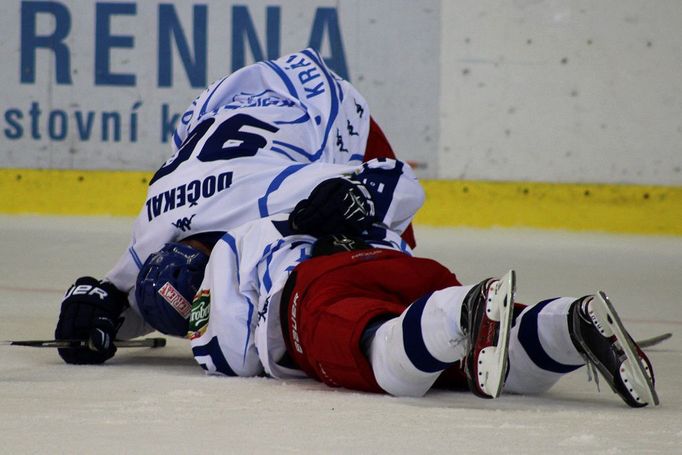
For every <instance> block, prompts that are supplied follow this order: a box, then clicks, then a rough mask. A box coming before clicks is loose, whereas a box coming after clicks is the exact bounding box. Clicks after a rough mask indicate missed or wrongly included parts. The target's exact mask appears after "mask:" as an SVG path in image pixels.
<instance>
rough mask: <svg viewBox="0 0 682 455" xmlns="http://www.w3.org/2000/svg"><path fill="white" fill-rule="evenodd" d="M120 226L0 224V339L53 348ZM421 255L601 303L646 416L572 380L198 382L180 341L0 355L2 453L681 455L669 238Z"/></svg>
mask: <svg viewBox="0 0 682 455" xmlns="http://www.w3.org/2000/svg"><path fill="white" fill-rule="evenodd" d="M131 224H132V220H131V219H127V218H52V217H9V216H0V251H1V252H2V256H1V258H0V271H1V273H0V315H1V316H0V339H4V340H8V339H36V338H51V337H52V335H53V330H54V325H55V321H56V317H57V314H58V310H59V302H60V299H61V296H62V293H63V292H64V290H65V289H66V288H67V287H68V285H69V284H70V283H71V282H72V281H73V279H74V278H76V277H78V276H81V275H88V274H90V275H94V276H97V277H101V276H102V275H103V274H104V273H105V272H106V271H107V270H108V269H109V267H110V266H111V265H112V264H113V263H114V261H115V260H116V259H117V258H118V256H119V254H120V253H121V252H122V251H123V250H124V248H125V246H126V245H127V242H128V235H129V231H130V226H131ZM417 238H418V241H419V247H418V249H417V253H418V254H419V255H421V256H427V257H433V258H437V259H439V260H441V261H442V262H444V263H445V264H446V265H448V266H450V267H451V268H452V269H453V270H454V271H455V272H456V273H457V275H458V276H459V278H460V280H461V281H463V282H477V281H479V280H481V279H482V278H484V277H486V276H492V275H500V274H502V273H504V272H505V271H506V270H507V269H509V268H514V269H516V271H517V276H518V299H519V300H521V301H523V302H526V303H533V302H536V301H538V300H540V299H542V298H546V297H553V296H558V295H574V296H580V295H583V294H587V293H593V292H595V291H597V290H599V289H603V290H605V291H606V292H607V293H608V294H609V296H610V297H611V299H612V301H613V302H614V304H615V305H616V307H617V308H618V309H619V311H620V314H621V316H622V318H623V319H624V322H625V324H626V325H627V326H628V328H629V329H630V331H631V333H632V334H633V335H634V337H635V338H642V337H649V336H653V335H657V334H659V333H663V332H673V333H674V336H673V338H672V339H671V340H668V341H666V342H665V343H664V344H662V345H661V346H660V347H658V348H653V349H651V350H650V355H651V358H652V360H653V363H654V367H655V371H656V378H657V386H658V387H657V390H658V393H659V396H660V398H661V403H662V405H661V406H660V407H658V408H644V409H630V408H628V407H627V406H626V405H625V404H624V403H622V402H621V400H620V399H619V398H617V397H616V396H615V395H614V394H613V393H612V392H611V391H610V389H608V387H607V386H606V385H605V384H603V383H602V391H601V393H598V392H597V390H596V387H595V385H594V383H588V382H587V375H586V373H585V370H584V369H581V370H578V371H577V372H575V373H572V374H571V375H569V376H567V377H566V378H564V379H562V380H561V381H560V382H559V384H558V385H557V386H556V387H555V388H554V389H552V390H551V391H550V392H549V393H548V394H546V395H543V396H537V397H528V396H512V395H504V394H503V395H502V397H501V398H499V399H497V400H483V399H480V398H476V397H475V396H473V395H471V394H469V393H464V392H461V393H453V392H444V391H436V392H431V393H429V394H428V395H427V396H426V397H424V398H420V399H414V398H408V399H406V398H393V397H388V396H382V395H371V394H363V393H356V392H350V391H345V390H336V389H330V388H327V387H326V386H324V385H321V384H319V383H316V382H314V381H311V380H303V381H288V382H280V381H277V380H272V379H265V378H257V379H242V378H216V377H206V376H204V374H203V371H202V370H201V369H200V368H199V367H198V366H197V365H196V364H195V362H194V360H193V359H192V358H191V354H190V350H189V348H188V343H187V342H185V341H184V340H181V339H169V343H168V346H167V347H166V348H163V349H156V350H152V349H142V350H140V349H127V350H121V351H119V354H117V356H116V357H115V358H114V359H113V360H112V361H110V362H109V363H107V364H106V365H103V366H69V365H65V364H64V363H62V361H61V360H60V359H59V357H58V356H57V353H56V352H55V351H54V350H51V349H33V348H21V347H9V346H2V347H0V453H70V454H75V453H98V454H107V453H117V454H120V453H145V454H153V453H165V454H171V453H190V452H195V453H218V452H220V453H320V452H324V453H392V454H396V453H436V452H439V453H445V452H448V453H477V454H485V453H524V454H535V453H538V454H540V453H541V454H545V453H549V452H552V453H637V454H639V453H680V447H681V446H682V381H681V380H680V377H682V356H681V352H682V333H680V327H681V326H682V298H681V297H680V295H679V291H678V290H679V289H680V286H679V285H680V282H681V281H682V239H681V238H674V237H667V238H666V237H638V236H614V235H601V234H576V233H566V232H543V231H530V230H468V229H432V228H419V229H418V230H417Z"/></svg>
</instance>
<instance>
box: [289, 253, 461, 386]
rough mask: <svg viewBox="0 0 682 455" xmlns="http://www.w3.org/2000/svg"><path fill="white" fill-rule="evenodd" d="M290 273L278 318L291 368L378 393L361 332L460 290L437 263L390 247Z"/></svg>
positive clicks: (311, 263)
mask: <svg viewBox="0 0 682 455" xmlns="http://www.w3.org/2000/svg"><path fill="white" fill-rule="evenodd" d="M294 273H295V275H294V278H290V282H291V283H293V284H292V286H291V291H290V292H288V295H289V296H288V297H283V302H285V304H286V305H287V308H286V309H283V312H282V314H284V315H285V316H286V320H285V321H284V322H283V328H284V332H285V339H286V340H288V345H287V349H288V352H289V353H290V354H291V356H292V358H293V360H294V361H295V363H296V364H297V365H298V366H299V367H300V368H301V369H303V370H304V371H305V372H306V373H308V374H309V375H310V376H311V377H314V378H316V379H318V380H320V381H323V382H325V383H327V384H329V385H332V386H342V387H347V388H352V389H357V390H366V391H375V392H381V391H386V390H385V389H383V388H382V387H380V385H379V384H377V381H376V379H375V372H374V371H373V368H372V365H371V364H370V361H369V359H368V356H367V350H368V349H367V348H368V343H369V340H370V339H371V338H372V337H371V336H368V333H367V331H366V329H367V328H368V327H376V325H377V323H381V322H384V321H386V320H387V319H391V318H395V317H397V316H399V315H401V313H403V312H404V310H405V308H406V307H407V306H408V305H410V303H411V302H413V301H415V300H417V299H418V298H419V297H420V296H423V295H424V294H427V293H429V292H432V291H434V290H438V289H443V288H446V287H450V286H458V285H459V282H458V281H457V279H456V277H455V276H454V275H453V274H452V273H450V272H449V271H448V270H447V269H446V268H445V267H443V266H442V265H440V264H438V263H437V262H435V261H431V260H428V259H419V258H413V257H410V256H407V255H405V254H402V253H400V252H396V251H389V250H363V251H351V252H347V253H336V254H333V255H331V256H323V257H316V258H312V259H309V260H308V261H306V262H304V263H302V264H300V265H299V266H298V267H297V268H296V271H295V272H294ZM457 318H459V316H457ZM363 346H364V349H363ZM463 352H465V351H463ZM462 356H463V353H461V352H460V353H459V354H456V357H457V359H458V358H461V357H462ZM457 359H454V358H453V361H454V360H457ZM446 360H449V359H446ZM388 391H389V392H391V391H390V390H388Z"/></svg>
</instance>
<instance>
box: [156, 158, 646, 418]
mask: <svg viewBox="0 0 682 455" xmlns="http://www.w3.org/2000/svg"><path fill="white" fill-rule="evenodd" d="M389 166H390V164H389V163H387V164H386V167H389ZM405 172H406V173H407V174H408V177H409V171H407V170H406V171H405ZM375 176H380V177H381V174H378V173H377V174H374V175H372V173H371V172H365V173H364V174H360V175H359V176H352V177H350V180H352V181H354V182H355V185H356V186H358V185H362V186H365V187H366V190H367V191H361V192H355V193H354V196H353V197H350V198H348V199H337V200H352V201H353V204H351V205H350V206H349V205H344V204H341V205H340V206H338V207H336V212H337V215H338V213H340V214H342V218H343V216H345V214H347V213H350V212H353V211H354V209H355V211H359V212H363V213H372V214H373V215H372V217H371V218H372V221H374V222H375V224H374V226H373V227H372V228H369V227H368V225H367V224H366V223H361V224H360V225H359V227H358V228H357V229H355V230H348V228H347V227H348V226H349V224H344V223H340V224H337V225H338V226H340V227H339V228H338V229H337V230H336V231H334V229H333V228H331V230H330V229H329V226H324V224H325V223H324V219H325V218H326V217H333V216H334V214H333V213H332V212H333V211H334V207H331V205H332V204H330V201H329V199H327V198H326V197H325V195H326V194H327V190H326V187H328V186H333V185H334V180H336V181H337V182H338V179H334V180H332V181H329V182H324V183H323V184H321V185H320V186H319V187H318V188H317V189H316V190H315V191H313V193H312V194H311V196H310V197H309V198H308V199H306V200H305V201H302V203H301V204H299V205H297V207H296V209H295V210H294V212H293V213H292V215H291V216H290V217H287V216H286V215H278V216H273V217H271V218H269V219H263V220H258V221H254V222H251V223H248V224H246V225H244V226H242V227H239V228H237V229H234V230H230V231H229V232H228V233H227V234H225V236H223V237H222V238H221V239H220V241H218V242H217V244H216V245H215V248H214V250H213V252H212V254H211V258H210V260H209V263H208V266H207V268H206V274H205V276H204V280H203V282H202V284H201V286H200V290H199V292H198V293H197V295H196V297H195V299H194V301H193V304H192V310H191V314H190V332H189V334H188V336H189V338H190V339H191V344H192V351H193V353H194V356H195V358H196V360H197V362H198V363H199V364H200V365H201V366H202V367H203V368H204V369H205V370H206V371H207V372H208V373H210V374H223V375H228V376H234V375H238V376H256V375H260V374H262V373H266V374H267V375H269V376H272V377H276V378H292V377H305V376H309V377H312V378H315V379H317V380H319V381H322V382H324V383H326V384H328V385H330V386H335V387H338V386H342V387H346V388H351V389H356V390H363V391H371V392H387V393H390V394H393V395H398V396H421V395H423V394H424V393H426V392H427V391H428V390H429V389H430V388H431V387H433V386H434V384H436V382H437V381H439V380H440V382H441V384H440V385H443V386H453V385H456V384H457V377H458V373H464V374H465V375H466V382H467V383H468V386H469V388H470V390H471V391H472V392H474V393H475V394H476V395H478V396H481V397H484V398H495V397H497V396H499V395H500V393H501V391H502V390H503V387H504V390H505V391H507V392H513V393H526V394H534V393H541V392H544V391H546V390H547V389H549V388H550V387H551V386H552V385H553V384H554V383H556V381H558V380H559V378H560V377H562V376H563V375H564V374H566V373H568V372H570V371H573V370H576V369H578V368H580V367H581V366H584V365H585V364H586V363H587V364H588V365H590V367H591V368H596V369H597V370H598V371H599V373H600V374H601V375H602V376H603V377H604V379H605V380H606V382H607V383H608V384H609V385H610V386H611V388H612V389H613V391H614V392H616V393H617V394H618V395H619V396H620V397H621V398H622V399H623V400H624V401H625V402H626V403H627V404H628V405H630V406H632V407H641V406H646V405H656V404H658V398H657V396H656V392H655V388H654V383H653V369H652V367H651V364H650V362H649V360H648V358H647V357H646V355H644V354H643V353H642V352H641V351H640V350H639V349H638V347H637V346H636V344H635V343H634V342H633V341H632V338H631V337H630V336H629V335H628V333H627V332H626V331H625V328H624V327H623V324H622V322H621V321H620V318H619V317H618V314H617V313H616V312H615V310H614V309H613V307H612V306H611V304H610V302H609V301H608V298H607V297H606V296H605V295H604V294H603V293H598V294H596V295H590V296H586V297H582V298H573V297H561V298H555V299H550V300H546V301H544V302H540V303H539V304H537V305H535V306H531V307H527V308H525V307H524V306H517V307H516V308H515V309H516V310H517V314H516V320H515V322H512V318H513V316H514V315H513V310H514V308H513V307H514V305H513V298H514V293H515V277H514V273H513V272H509V273H508V274H506V275H505V276H504V277H502V278H500V279H486V280H483V281H482V282H481V283H479V284H477V285H473V286H472V285H462V284H461V283H459V281H458V280H457V278H456V277H455V275H454V274H452V273H451V272H450V271H448V270H447V269H446V268H445V267H443V266H442V265H440V264H438V263H437V262H435V261H431V260H428V259H423V258H415V257H412V256H411V254H410V250H409V248H407V247H406V246H405V244H404V242H402V241H401V239H400V236H399V235H398V233H399V232H400V231H399V230H398V231H397V232H393V231H392V230H391V228H392V227H393V226H394V223H393V221H392V219H391V217H392V215H391V214H394V213H401V214H402V215H401V220H400V223H399V224H400V225H404V223H405V221H406V220H405V219H404V218H405V214H409V213H410V212H412V213H413V212H414V211H415V210H416V209H417V208H418V206H419V204H418V203H419V202H420V200H419V199H418V198H415V197H414V194H416V193H418V192H419V191H420V189H419V187H418V184H417V183H416V180H411V179H410V178H403V180H402V183H401V185H402V186H400V185H399V186H394V188H397V190H396V191H392V190H391V187H390V186H388V185H383V186H382V185H381V184H382V183H384V182H385V181H383V182H382V181H376V180H374V178H375ZM383 177H385V176H383ZM383 177H382V178H383ZM411 183H413V184H414V185H412V186H413V188H411V189H409V186H410V184H411ZM337 186H338V185H337ZM340 188H350V189H352V188H354V187H353V186H348V185H345V186H344V185H340ZM377 188H382V190H383V192H382V193H378V192H377V191H376V190H377ZM359 194H361V195H363V196H362V197H358V195H359ZM367 195H369V197H367ZM405 195H410V197H409V198H405V197H404V196H405ZM379 201H380V202H379ZM320 211H324V212H325V214H324V217H320V215H319V212H320ZM365 222H366V220H365ZM350 224H352V223H350ZM321 225H323V227H322V228H321V227H320V226H321ZM360 231H362V232H361V233H360V234H359V232H360ZM306 233H307V234H314V235H315V236H316V237H319V240H316V238H315V237H313V236H310V235H302V234H306ZM329 234H331V235H329ZM345 234H352V235H345ZM358 234H359V235H358ZM161 303H163V302H161ZM159 311H164V310H163V309H159ZM178 321H179V320H178ZM179 323H180V324H181V325H182V324H183V322H182V321H179ZM182 327H184V325H182ZM460 376H461V375H460ZM453 381H454V382H453Z"/></svg>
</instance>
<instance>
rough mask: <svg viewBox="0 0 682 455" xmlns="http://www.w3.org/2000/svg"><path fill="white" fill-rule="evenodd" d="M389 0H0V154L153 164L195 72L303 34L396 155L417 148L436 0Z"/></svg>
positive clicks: (17, 159)
mask: <svg viewBox="0 0 682 455" xmlns="http://www.w3.org/2000/svg"><path fill="white" fill-rule="evenodd" d="M395 3H396V2H394V1H389V0H382V1H374V2H363V1H361V0H350V1H348V0H346V1H343V2H336V1H331V0H291V1H287V2H284V3H282V2H273V1H262V0H260V1H250V2H234V1H223V0H209V1H202V2H187V1H179V0H175V1H161V0H153V1H131V2H102V1H100V2H94V1H93V2H89V1H88V2H86V1H78V0H66V1H63V2H50V1H48V2H40V3H33V2H28V1H19V0H10V1H3V2H2V3H1V4H0V30H1V31H0V33H2V39H0V59H2V61H3V64H2V66H0V78H1V79H2V80H3V81H4V87H3V90H2V91H0V106H2V108H1V109H2V112H0V114H1V115H0V125H2V127H1V128H0V164H1V165H2V166H6V167H29V168H56V169H147V170H152V169H156V168H157V167H158V166H159V164H160V163H162V162H163V161H165V160H166V159H167V157H168V156H169V155H170V145H169V143H168V142H167V140H168V137H167V136H168V135H169V134H170V133H172V126H171V125H172V122H171V120H172V118H173V116H175V115H177V114H181V113H182V112H184V110H185V109H186V108H187V106H189V104H190V102H191V101H192V100H193V99H194V98H195V97H196V96H197V95H198V94H199V92H200V91H201V90H203V88H204V87H205V86H206V85H207V84H208V83H211V82H213V81H214V80H216V79H218V78H220V77H223V76H224V75H225V74H228V73H230V72H231V71H233V70H234V69H236V68H239V67H241V66H242V65H243V64H248V63H252V62H254V61H255V60H256V59H258V60H260V59H265V58H276V57H278V56H280V55H283V54H285V53H289V52H294V51H298V50H301V49H303V48H305V47H308V46H310V45H316V44H317V47H319V48H320V50H321V54H322V56H323V58H325V60H326V61H327V64H328V65H329V66H330V67H331V68H332V69H334V70H335V71H337V72H338V73H339V74H340V75H342V76H344V77H347V78H350V80H351V81H352V82H353V83H354V84H356V85H357V86H358V87H359V88H360V91H361V92H363V94H365V96H366V98H368V101H369V102H370V106H376V109H375V110H374V112H373V114H374V116H375V118H377V120H378V121H379V122H380V123H381V124H382V125H387V131H388V133H389V134H390V135H391V137H392V140H393V142H394V143H395V144H400V148H401V149H404V150H410V151H414V152H410V153H406V154H405V155H406V156H408V155H409V156H410V157H411V159H417V160H419V161H425V160H426V159H427V158H428V157H429V155H430V154H432V153H434V152H435V150H436V145H435V142H436V141H437V123H436V122H435V119H436V118H437V115H438V77H439V73H438V65H437V62H438V58H437V57H438V54H437V52H438V37H439V18H438V10H439V9H438V8H439V2H438V1H437V0H426V1H420V2H418V3H414V2H409V1H401V2H399V3H400V7H399V8H394V7H393V6H394V5H395ZM389 5H391V7H390V8H389ZM178 24H179V25H178ZM20 27H21V30H20ZM406 29H410V30H412V31H413V32H414V33H417V34H418V35H419V36H420V39H419V40H409V41H407V40H404V39H403V34H402V33H401V30H406ZM197 35H198V36H197ZM41 37H43V38H41ZM45 37H51V41H50V42H49V43H45V42H44V41H45V40H46V39H47V38H45ZM41 40H42V41H41ZM368 43H375V44H372V45H369V44H368ZM394 43H395V44H394ZM183 45H184V47H183ZM398 47H399V48H400V54H399V58H396V55H395V49H396V48H398ZM183 49H184V50H185V51H184V54H183V53H182V52H181V50H183ZM368 49H369V50H368ZM389 51H390V54H389ZM183 55H184V57H183ZM257 57H258V58H257ZM22 63H23V65H22ZM406 65H407V66H409V71H405V66H406ZM389 75H390V77H389ZM397 94H399V97H398V95H397ZM406 106H409V107H410V109H411V111H412V112H413V114H414V115H412V116H410V117H406V116H404V115H403V114H402V112H404V110H405V109H404V108H405V107H406ZM105 116H106V117H105ZM113 116H116V117H117V118H118V122H119V123H118V127H116V126H114V120H112V117H113ZM117 133H118V136H116V134H117ZM426 142H432V143H433V145H432V146H430V147H425V146H424V144H425V143H426Z"/></svg>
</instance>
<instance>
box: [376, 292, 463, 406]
mask: <svg viewBox="0 0 682 455" xmlns="http://www.w3.org/2000/svg"><path fill="white" fill-rule="evenodd" d="M472 287H473V286H457V287H450V288H446V289H443V290H441V291H437V292H434V293H432V294H428V295H426V296H424V297H422V298H420V299H418V300H416V301H415V302H414V303H412V304H411V305H410V306H409V307H408V308H407V309H406V310H405V311H404V312H403V313H402V314H401V315H400V316H399V317H397V318H394V319H391V320H390V321H387V322H385V323H383V324H382V325H381V326H380V327H379V328H378V329H377V330H376V333H375V335H374V339H373V340H372V342H371V344H370V346H369V359H370V363H371V364H372V370H373V371H374V376H375V377H376V380H377V382H378V384H379V386H381V388H382V389H383V390H384V391H386V392H388V393H390V394H391V395H396V396H422V395H424V394H425V393H426V392H427V391H428V390H429V388H431V386H432V385H433V383H434V382H435V381H436V379H437V378H438V375H439V374H440V373H441V372H442V371H443V370H445V369H446V368H448V367H449V366H451V365H452V364H453V363H455V362H457V361H459V360H460V359H462V358H463V357H464V356H465V355H466V352H467V346H466V344H467V343H466V340H467V337H466V336H465V335H464V333H463V332H462V330H461V328H460V316H461V309H462V302H463V301H464V297H465V296H466V295H467V293H468V292H469V290H470V289H471V288H472Z"/></svg>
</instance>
